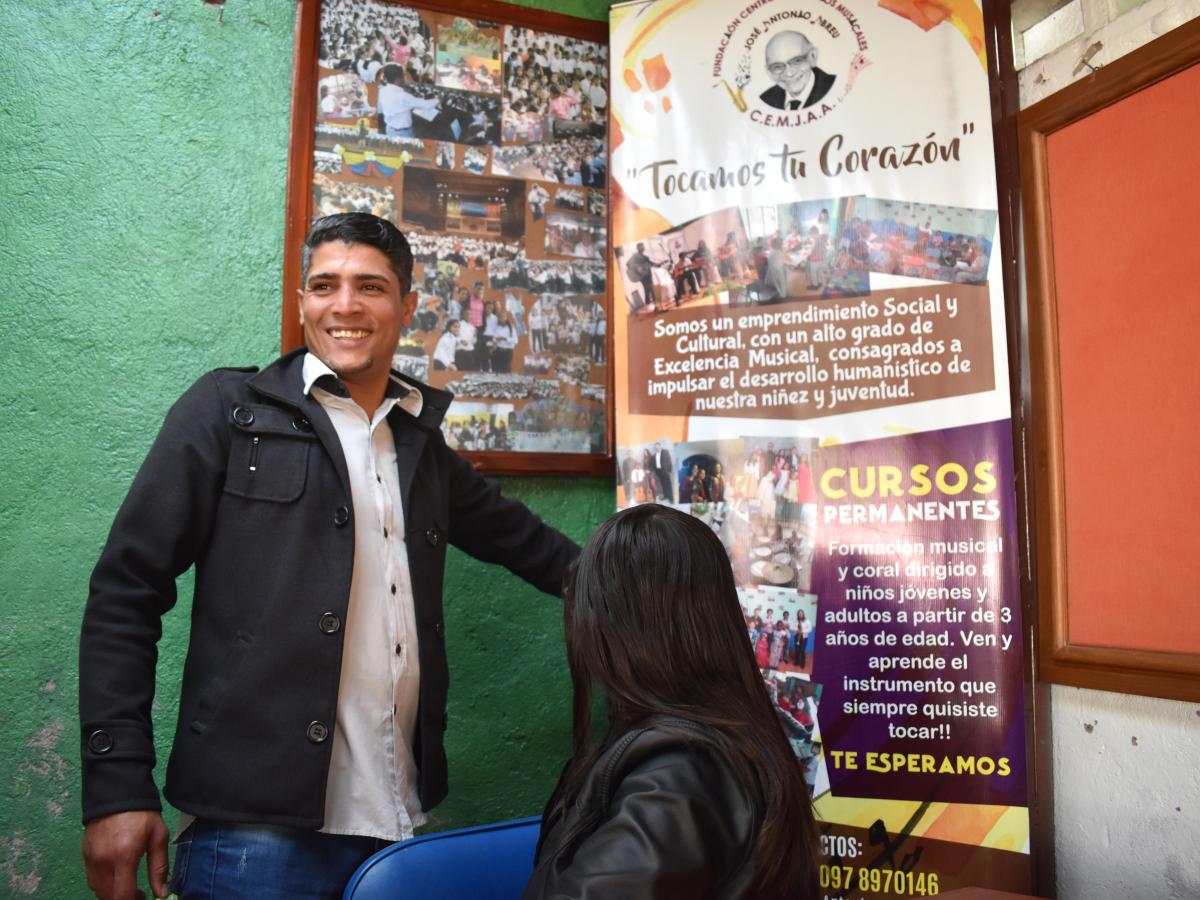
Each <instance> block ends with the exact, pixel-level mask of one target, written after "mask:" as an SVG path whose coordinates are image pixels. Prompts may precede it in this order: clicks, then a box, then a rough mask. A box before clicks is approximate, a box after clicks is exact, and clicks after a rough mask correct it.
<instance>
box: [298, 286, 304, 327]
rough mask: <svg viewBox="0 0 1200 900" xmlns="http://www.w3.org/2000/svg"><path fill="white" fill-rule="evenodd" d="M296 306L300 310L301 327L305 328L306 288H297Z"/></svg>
mask: <svg viewBox="0 0 1200 900" xmlns="http://www.w3.org/2000/svg"><path fill="white" fill-rule="evenodd" d="M296 306H297V307H298V308H299V310H300V327H301V328H303V327H304V288H296Z"/></svg>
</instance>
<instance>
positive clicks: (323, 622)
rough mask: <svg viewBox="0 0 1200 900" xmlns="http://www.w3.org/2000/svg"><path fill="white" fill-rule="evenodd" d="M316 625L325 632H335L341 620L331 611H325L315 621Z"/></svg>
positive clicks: (339, 627) (338, 628)
mask: <svg viewBox="0 0 1200 900" xmlns="http://www.w3.org/2000/svg"><path fill="white" fill-rule="evenodd" d="M317 627H318V628H320V629H321V631H322V632H324V633H325V634H337V633H338V631H340V630H341V627H342V620H341V619H339V618H338V617H337V616H336V615H334V614H333V613H331V612H327V613H325V615H323V616H321V619H320V621H319V622H317Z"/></svg>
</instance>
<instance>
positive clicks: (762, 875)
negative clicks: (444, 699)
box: [556, 504, 817, 898]
mask: <svg viewBox="0 0 1200 900" xmlns="http://www.w3.org/2000/svg"><path fill="white" fill-rule="evenodd" d="M564 626H565V630H566V644H567V660H568V664H569V666H570V670H571V681H572V685H573V687H574V701H573V753H572V756H571V759H570V761H569V762H568V764H567V767H566V770H565V774H564V778H563V781H562V784H561V785H560V787H559V790H558V796H557V798H556V800H557V801H558V802H562V803H565V804H567V807H566V808H569V805H570V804H572V803H574V801H575V798H576V797H577V796H578V795H579V791H580V790H581V788H582V787H583V784H584V782H585V780H586V779H587V775H588V772H589V771H590V770H591V768H592V765H593V763H595V761H596V759H597V757H598V756H599V755H600V753H601V752H602V751H603V749H604V746H605V745H606V744H607V743H608V741H610V740H613V739H615V738H617V737H619V736H620V735H622V734H624V733H626V732H627V731H629V730H630V729H632V728H635V727H637V726H638V725H639V724H641V723H643V722H645V721H646V720H648V719H650V718H652V717H655V716H676V717H679V718H684V719H689V720H691V721H693V722H698V723H700V724H702V725H705V726H708V728H707V732H708V733H709V734H710V735H711V737H712V744H713V746H714V749H716V751H717V752H718V753H720V755H721V756H722V757H723V758H724V759H725V760H726V762H727V763H728V764H729V766H730V767H731V768H732V770H733V772H734V774H735V775H736V776H737V778H738V781H739V782H740V783H741V784H742V786H743V787H744V788H745V790H746V791H747V792H748V793H749V794H750V796H751V797H752V798H753V799H754V801H755V803H756V805H757V808H758V809H759V810H760V811H762V813H763V815H762V823H761V827H760V829H759V831H758V835H757V838H756V840H755V844H754V848H753V858H754V865H755V871H756V878H755V887H756V890H755V893H756V894H757V895H761V896H770V897H778V898H785V897H798V898H808V897H815V896H816V888H817V877H816V876H817V827H816V823H815V821H814V819H813V813H812V803H811V801H810V799H809V795H808V788H807V785H806V784H805V782H804V777H803V773H802V770H801V767H800V763H799V761H798V760H797V759H796V757H795V755H794V754H793V752H792V748H791V745H790V744H789V743H788V741H787V739H786V737H785V736H784V733H783V728H782V725H781V724H780V722H779V720H778V719H777V718H776V715H775V711H774V709H773V708H772V706H771V701H770V698H769V696H768V694H767V690H766V688H765V686H764V685H763V682H762V677H761V675H760V673H759V670H758V668H757V667H756V665H755V662H754V657H753V653H752V651H751V648H750V644H749V641H748V640H747V639H746V625H745V622H744V620H743V617H742V611H741V605H740V604H739V602H738V597H737V590H736V588H735V586H734V582H733V573H732V571H731V569H730V565H729V560H728V558H727V556H726V555H725V551H724V547H723V546H722V545H721V542H720V541H719V540H717V538H716V536H715V535H714V534H713V532H712V531H711V530H710V529H709V528H708V526H706V525H705V524H704V523H703V522H701V521H700V520H699V519H696V518H694V517H692V516H689V515H687V514H685V513H681V512H679V511H677V510H674V509H671V508H669V507H665V506H659V505H656V504H645V505H641V506H635V507H633V508H631V509H627V510H625V511H623V512H620V513H617V514H616V515H614V516H612V517H611V518H609V519H608V520H607V521H606V522H604V523H603V524H602V525H601V526H600V527H599V528H598V529H596V531H595V533H594V534H593V535H592V537H591V539H590V540H588V542H587V545H586V546H585V547H584V548H583V553H582V555H581V556H580V557H579V560H578V561H577V563H576V564H575V567H574V571H573V573H572V574H571V575H570V576H569V577H568V579H567V585H566V589H565V591H564ZM593 683H594V684H596V685H598V686H599V688H600V689H601V690H602V691H603V693H604V696H605V698H606V700H607V702H608V719H609V721H608V730H607V734H606V736H605V738H604V739H603V740H602V741H600V742H596V741H594V740H593V737H592V685H593ZM597 812H599V811H597Z"/></svg>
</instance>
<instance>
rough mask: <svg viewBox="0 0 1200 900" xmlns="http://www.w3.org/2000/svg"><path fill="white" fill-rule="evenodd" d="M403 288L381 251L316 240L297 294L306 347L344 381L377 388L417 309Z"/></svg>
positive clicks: (357, 245)
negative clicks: (318, 242) (402, 329)
mask: <svg viewBox="0 0 1200 900" xmlns="http://www.w3.org/2000/svg"><path fill="white" fill-rule="evenodd" d="M407 291H408V285H401V284H400V279H399V278H398V277H397V275H396V273H395V272H393V271H392V267H391V264H390V263H389V261H388V258H387V257H386V256H385V255H384V254H383V252H382V251H380V250H377V249H375V248H374V247H371V246H368V245H367V244H347V243H343V242H342V241H327V242H326V243H324V244H321V245H320V246H318V247H317V248H316V249H315V250H314V251H313V254H312V261H311V263H310V265H309V270H308V277H307V279H306V280H305V283H304V288H303V290H302V291H301V294H300V323H301V324H302V325H303V326H304V343H305V345H306V346H307V347H308V349H309V351H310V352H311V353H313V354H314V355H316V356H317V357H318V358H319V359H320V360H321V361H322V362H323V363H325V365H327V366H329V368H331V369H332V370H333V371H334V372H336V373H337V375H338V377H339V378H341V379H342V380H343V381H345V382H346V383H347V384H354V385H363V386H372V387H374V386H377V385H378V384H380V383H381V382H382V381H385V380H386V379H387V374H388V370H389V368H390V367H391V362H392V354H393V353H394V352H395V350H396V344H397V342H398V341H399V339H400V329H401V328H405V327H407V326H408V324H409V322H410V321H412V316H413V311H414V310H415V309H416V303H417V295H416V294H415V293H408V292H407Z"/></svg>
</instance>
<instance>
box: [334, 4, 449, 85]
mask: <svg viewBox="0 0 1200 900" xmlns="http://www.w3.org/2000/svg"><path fill="white" fill-rule="evenodd" d="M433 60H434V58H433V33H432V30H431V29H430V28H429V26H428V25H426V24H425V22H424V20H422V18H421V15H420V13H418V12H417V11H416V10H415V9H412V8H411V7H407V6H399V5H397V4H394V3H383V2H380V0H325V2H324V3H322V4H321V45H320V50H319V62H320V65H321V67H322V68H325V69H338V70H341V71H343V72H349V73H353V74H354V75H357V76H358V78H359V79H361V81H362V82H363V83H366V84H372V83H374V82H375V81H376V79H377V77H378V75H379V73H380V71H381V70H382V69H383V67H384V66H385V65H389V64H391V65H395V66H399V67H400V69H401V70H402V71H403V72H404V75H405V78H406V80H407V81H409V82H414V83H417V82H424V83H426V84H432V83H433V80H434V61H433Z"/></svg>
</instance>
